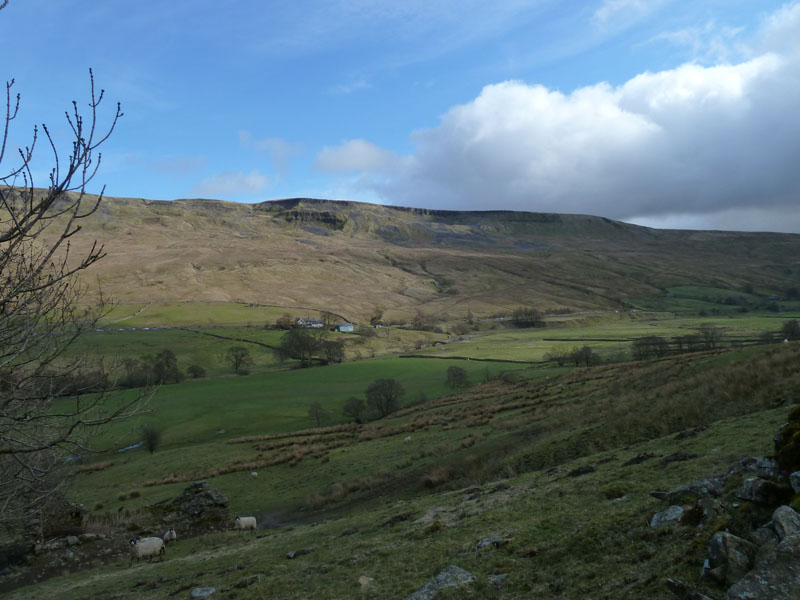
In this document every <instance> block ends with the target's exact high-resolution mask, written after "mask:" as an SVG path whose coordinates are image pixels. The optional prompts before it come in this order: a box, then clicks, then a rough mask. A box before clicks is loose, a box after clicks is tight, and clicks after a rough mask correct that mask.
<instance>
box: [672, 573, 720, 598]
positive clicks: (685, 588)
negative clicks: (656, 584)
mask: <svg viewBox="0 0 800 600" xmlns="http://www.w3.org/2000/svg"><path fill="white" fill-rule="evenodd" d="M666 584H667V588H669V591H670V592H672V593H673V594H675V596H676V597H677V598H678V599H679V600H711V598H709V597H708V596H706V595H705V594H701V593H700V592H698V591H697V590H696V589H695V588H694V586H691V585H689V584H687V583H684V582H683V581H681V580H680V579H669V578H668V579H667V580H666Z"/></svg>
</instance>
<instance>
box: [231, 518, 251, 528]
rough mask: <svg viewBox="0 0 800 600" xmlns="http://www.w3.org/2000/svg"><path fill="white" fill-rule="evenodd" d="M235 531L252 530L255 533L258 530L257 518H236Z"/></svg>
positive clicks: (234, 522)
mask: <svg viewBox="0 0 800 600" xmlns="http://www.w3.org/2000/svg"><path fill="white" fill-rule="evenodd" d="M233 527H234V529H243V530H244V529H252V530H253V531H255V530H256V518H255V517H236V519H235V520H234V521H233Z"/></svg>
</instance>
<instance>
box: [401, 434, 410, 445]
mask: <svg viewBox="0 0 800 600" xmlns="http://www.w3.org/2000/svg"><path fill="white" fill-rule="evenodd" d="M410 441H411V436H410V435H407V436H406V437H404V438H403V443H404V444H407V443H408V442H410Z"/></svg>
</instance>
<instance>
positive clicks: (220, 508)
mask: <svg viewBox="0 0 800 600" xmlns="http://www.w3.org/2000/svg"><path fill="white" fill-rule="evenodd" d="M163 510H165V511H166V512H167V516H166V518H165V520H166V521H168V522H169V523H171V524H178V525H180V526H181V527H184V528H197V527H208V526H213V525H223V524H227V523H228V522H229V521H230V520H231V518H230V514H229V512H228V499H227V498H226V497H225V496H224V495H223V494H222V492H220V491H219V490H216V489H214V488H212V487H211V486H209V485H208V483H207V482H205V481H195V482H194V483H192V484H190V485H189V486H188V487H186V488H185V489H184V490H183V491H182V492H181V493H180V494H179V495H178V497H177V498H175V499H174V500H172V502H170V503H168V504H167V505H165V506H164V508H163Z"/></svg>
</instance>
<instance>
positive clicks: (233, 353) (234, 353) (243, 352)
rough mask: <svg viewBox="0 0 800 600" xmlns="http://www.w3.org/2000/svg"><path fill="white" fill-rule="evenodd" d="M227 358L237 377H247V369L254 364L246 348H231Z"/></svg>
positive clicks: (226, 354) (226, 355)
mask: <svg viewBox="0 0 800 600" xmlns="http://www.w3.org/2000/svg"><path fill="white" fill-rule="evenodd" d="M225 358H226V360H227V361H228V362H229V363H230V364H231V367H233V370H234V372H235V373H236V374H237V375H247V367H249V366H250V365H252V364H253V358H252V357H251V356H250V351H249V350H248V349H247V348H245V347H244V346H231V347H230V348H228V352H226V353H225Z"/></svg>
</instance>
